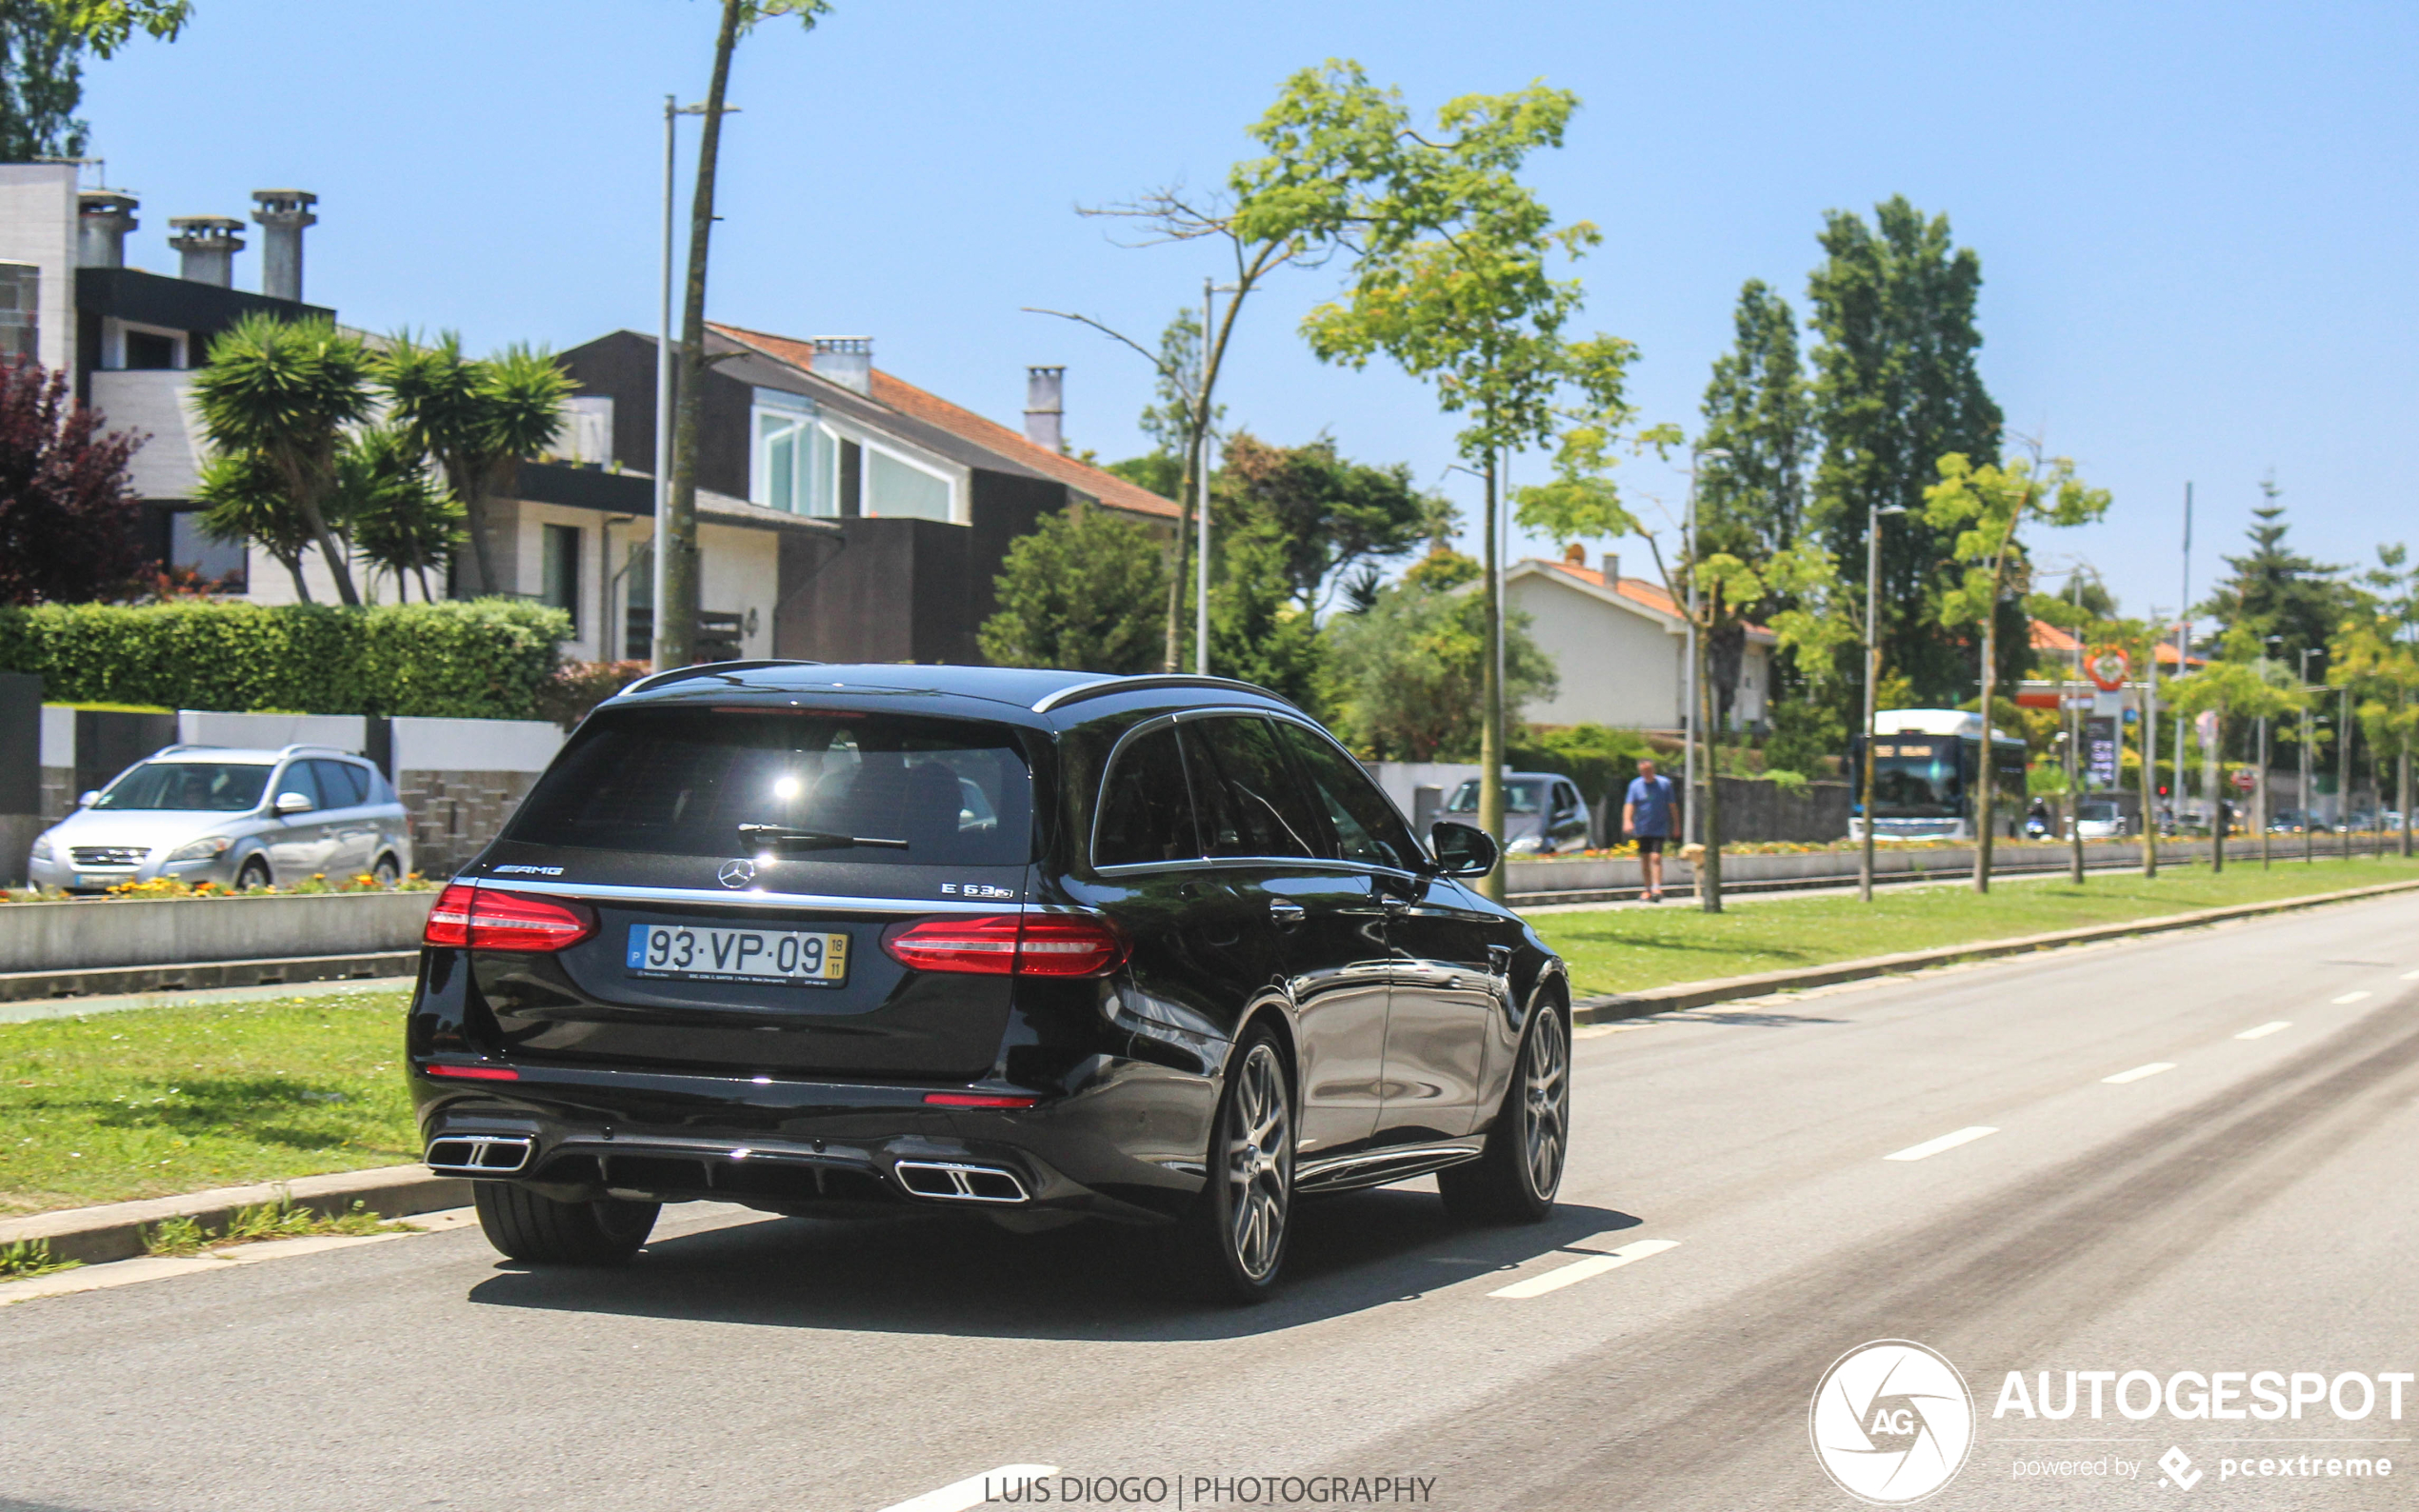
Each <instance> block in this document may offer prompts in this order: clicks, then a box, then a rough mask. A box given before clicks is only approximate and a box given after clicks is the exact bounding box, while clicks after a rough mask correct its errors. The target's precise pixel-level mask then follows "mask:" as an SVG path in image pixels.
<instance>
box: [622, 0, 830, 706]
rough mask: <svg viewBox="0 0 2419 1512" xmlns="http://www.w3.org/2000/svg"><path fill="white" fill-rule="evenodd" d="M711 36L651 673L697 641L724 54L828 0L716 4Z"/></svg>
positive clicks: (820, 11) (817, 12)
mask: <svg viewBox="0 0 2419 1512" xmlns="http://www.w3.org/2000/svg"><path fill="white" fill-rule="evenodd" d="M721 9H722V20H721V24H720V26H719V27H718V28H717V29H716V30H715V32H714V70H713V76H712V79H711V81H710V83H709V84H708V85H707V87H706V108H705V123H704V128H703V129H702V130H701V131H700V133H699V137H698V143H697V180H696V188H695V189H694V191H693V192H692V193H691V194H690V201H689V266H688V277H687V279H686V281H685V283H684V284H683V286H682V298H681V312H680V354H679V379H678V381H677V382H676V383H675V384H674V385H673V388H672V396H673V408H672V476H671V487H670V488H669V489H667V490H666V492H665V499H664V518H663V519H661V520H658V521H657V522H655V524H656V532H655V533H656V537H657V545H658V547H659V548H660V549H661V550H662V551H663V553H664V602H663V603H661V604H658V605H656V606H655V656H654V662H655V666H656V669H657V670H659V671H660V670H663V669H665V668H667V667H673V666H687V665H689V661H690V657H691V656H692V655H693V654H694V653H695V649H696V644H697V445H698V434H699V432H698V426H699V424H700V421H701V419H702V417H703V416H704V414H705V412H706V264H707V257H708V254H709V252H710V250H711V248H712V245H713V233H714V222H715V221H716V220H717V219H719V217H718V216H716V215H715V213H714V170H715V169H716V167H717V165H718V164H719V163H720V161H721V158H722V118H723V102H724V100H725V99H726V98H727V97H728V96H729V94H730V55H731V52H732V51H733V50H735V49H736V48H737V47H738V45H739V39H740V38H741V37H743V36H746V35H747V34H748V33H749V32H750V31H753V30H755V29H756V26H757V24H758V23H759V22H762V21H764V20H766V19H768V18H770V17H774V16H790V17H792V18H794V19H795V20H796V21H797V22H798V23H799V25H801V26H803V27H805V28H806V29H807V30H810V31H811V30H814V24H815V21H816V20H817V19H818V18H819V17H821V16H823V15H824V14H825V13H826V12H828V11H829V10H830V9H831V7H830V0H722V7H721Z"/></svg>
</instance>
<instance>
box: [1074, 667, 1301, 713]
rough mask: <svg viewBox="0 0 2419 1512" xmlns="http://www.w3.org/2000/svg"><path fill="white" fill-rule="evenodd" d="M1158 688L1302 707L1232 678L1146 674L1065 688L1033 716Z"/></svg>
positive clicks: (1110, 678)
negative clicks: (1218, 692) (1248, 696)
mask: <svg viewBox="0 0 2419 1512" xmlns="http://www.w3.org/2000/svg"><path fill="white" fill-rule="evenodd" d="M1154 687H1214V688H1223V689H1224V690H1226V691H1228V692H1229V693H1257V694H1259V695H1260V696H1261V697H1262V698H1273V699H1275V700H1276V701H1277V702H1278V703H1280V704H1283V705H1284V706H1286V707H1288V708H1300V707H1301V705H1299V704H1296V703H1295V702H1294V701H1293V700H1291V699H1289V698H1288V697H1286V696H1285V695H1284V694H1283V693H1278V692H1272V691H1270V690H1269V689H1268V688H1265V687H1262V686H1260V685H1259V684H1257V683H1243V682H1238V681H1236V680H1235V679H1233V678H1231V677H1204V676H1201V675H1200V674H1198V673H1193V672H1143V673H1138V674H1136V675H1134V676H1130V677H1104V678H1100V679H1098V680H1096V681H1093V682H1090V683H1077V684H1075V685H1074V686H1071V687H1062V688H1060V689H1059V690H1058V691H1057V692H1055V693H1050V694H1047V695H1045V696H1044V697H1042V698H1041V699H1040V700H1038V701H1036V702H1035V703H1034V705H1033V712H1034V713H1036V714H1047V713H1049V712H1050V710H1051V709H1054V708H1064V707H1066V706H1068V705H1070V704H1080V703H1082V702H1083V701H1084V700H1086V699H1088V698H1105V697H1107V696H1108V695H1109V694H1110V693H1139V692H1144V691H1147V690H1149V689H1150V688H1154Z"/></svg>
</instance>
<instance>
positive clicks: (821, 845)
mask: <svg viewBox="0 0 2419 1512" xmlns="http://www.w3.org/2000/svg"><path fill="white" fill-rule="evenodd" d="M739 838H740V839H741V840H742V841H744V842H746V843H747V844H749V845H750V846H771V847H772V848H774V849H776V850H846V849H850V848H851V847H854V846H864V847H867V848H870V849H873V850H905V849H907V848H908V843H907V842H906V841H904V840H884V839H882V838H881V837H880V836H878V835H842V834H836V833H834V832H833V831H831V830H829V829H791V828H790V827H789V826H786V825H741V826H739Z"/></svg>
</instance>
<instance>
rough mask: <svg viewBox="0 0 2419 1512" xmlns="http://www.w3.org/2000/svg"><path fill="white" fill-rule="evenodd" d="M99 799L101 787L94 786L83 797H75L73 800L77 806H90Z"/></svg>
mask: <svg viewBox="0 0 2419 1512" xmlns="http://www.w3.org/2000/svg"><path fill="white" fill-rule="evenodd" d="M100 801H101V789H99V788H98V787H95V788H93V789H92V790H91V791H90V792H88V793H86V794H85V795H84V796H83V797H81V798H79V799H77V800H76V801H75V806H76V807H78V808H90V807H91V806H93V805H94V804H97V803H99V802H100Z"/></svg>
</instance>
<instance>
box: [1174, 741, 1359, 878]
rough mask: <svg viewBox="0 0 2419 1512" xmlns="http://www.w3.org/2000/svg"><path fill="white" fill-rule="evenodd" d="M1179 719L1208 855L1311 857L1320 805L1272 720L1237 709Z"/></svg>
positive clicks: (1317, 847) (1317, 838) (1316, 840)
mask: <svg viewBox="0 0 2419 1512" xmlns="http://www.w3.org/2000/svg"><path fill="white" fill-rule="evenodd" d="M1176 727H1177V728H1178V729H1180V730H1182V731H1183V732H1184V749H1185V763H1186V766H1188V767H1189V768H1190V771H1191V773H1192V775H1193V798H1194V803H1195V804H1196V806H1197V807H1198V813H1199V821H1198V822H1199V824H1200V826H1201V838H1202V842H1203V844H1204V846H1206V848H1207V849H1208V850H1209V853H1210V855H1212V856H1302V857H1306V858H1307V857H1310V856H1315V855H1317V854H1318V853H1319V852H1320V850H1321V849H1322V848H1323V847H1322V846H1321V844H1320V842H1321V840H1322V839H1323V838H1324V837H1322V836H1321V835H1320V833H1319V822H1318V815H1317V812H1316V811H1315V810H1313V809H1312V808H1311V807H1310V806H1309V799H1308V797H1307V796H1306V795H1305V794H1304V793H1303V792H1302V790H1301V789H1300V787H1299V786H1297V785H1296V784H1295V782H1294V780H1293V772H1292V770H1291V768H1290V767H1289V766H1288V765H1287V763H1286V760H1285V753H1284V752H1283V751H1282V750H1280V749H1278V748H1277V741H1276V731H1275V730H1273V729H1272V728H1270V727H1269V722H1268V721H1267V720H1265V719H1261V718H1258V717H1257V716H1254V715H1249V714H1238V715H1231V716H1226V717H1221V718H1214V719H1202V720H1188V721H1186V722H1185V723H1183V724H1181V725H1179V726H1176ZM1205 800H1206V801H1205Z"/></svg>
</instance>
